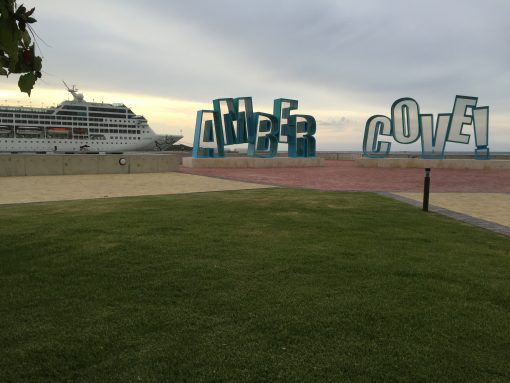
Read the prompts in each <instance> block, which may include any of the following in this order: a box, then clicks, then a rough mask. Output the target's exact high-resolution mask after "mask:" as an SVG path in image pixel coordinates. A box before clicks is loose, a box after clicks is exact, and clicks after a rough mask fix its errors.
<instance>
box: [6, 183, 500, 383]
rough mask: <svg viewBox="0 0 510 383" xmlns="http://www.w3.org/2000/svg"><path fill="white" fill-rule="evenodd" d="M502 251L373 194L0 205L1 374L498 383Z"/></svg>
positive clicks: (474, 233)
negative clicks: (477, 382)
mask: <svg viewBox="0 0 510 383" xmlns="http://www.w3.org/2000/svg"><path fill="white" fill-rule="evenodd" d="M509 249H510V241H509V240H508V238H505V237H503V236H499V235H496V234H492V233H490V232H488V231H484V230H482V229H478V228H475V227H470V226H467V225H465V224H461V223H458V222H455V221H453V220H450V219H448V218H445V217H442V216H438V215H435V214H425V213H422V212H421V211H420V210H419V209H417V208H414V207H411V206H407V205H405V204H402V203H399V202H396V201H393V200H389V199H386V198H383V197H380V196H377V195H373V194H367V193H330V192H315V191H306V190H290V189H274V190H258V191H241V192H221V193H204V194H192V195H177V196H175V195H174V196H158V197H143V198H121V199H106V200H91V201H78V202H61V203H46V204H31V205H15V206H4V207H0V381H1V382H18V381H27V382H55V381H73V382H153V381H161V382H179V381H187V382H262V381H267V382H277V381H279V382H280V381H281V382H346V381H387V382H397V381H403V382H425V381H458V382H467V381H471V382H472V381H480V382H508V381H510V254H509Z"/></svg>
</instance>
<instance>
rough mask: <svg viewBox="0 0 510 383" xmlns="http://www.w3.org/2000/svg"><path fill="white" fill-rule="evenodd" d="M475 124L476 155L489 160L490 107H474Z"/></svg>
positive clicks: (480, 158)
mask: <svg viewBox="0 0 510 383" xmlns="http://www.w3.org/2000/svg"><path fill="white" fill-rule="evenodd" d="M473 125H474V131H475V144H476V149H475V157H476V158H477V159H479V160H488V159H489V158H490V154H489V146H488V145H489V107H488V106H483V107H480V108H473Z"/></svg>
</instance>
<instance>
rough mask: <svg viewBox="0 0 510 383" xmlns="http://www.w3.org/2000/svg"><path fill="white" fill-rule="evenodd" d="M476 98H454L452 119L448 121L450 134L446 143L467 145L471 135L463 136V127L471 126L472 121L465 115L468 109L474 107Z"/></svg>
mask: <svg viewBox="0 0 510 383" xmlns="http://www.w3.org/2000/svg"><path fill="white" fill-rule="evenodd" d="M477 102H478V97H467V96H456V97H455V104H454V105H453V112H452V119H451V121H450V132H449V134H448V141H451V142H458V143H459V144H469V139H470V138H471V135H469V134H463V133H462V128H463V127H464V125H471V123H472V122H473V119H472V117H471V116H470V115H467V114H466V111H467V110H468V109H472V108H474V107H476V103H477Z"/></svg>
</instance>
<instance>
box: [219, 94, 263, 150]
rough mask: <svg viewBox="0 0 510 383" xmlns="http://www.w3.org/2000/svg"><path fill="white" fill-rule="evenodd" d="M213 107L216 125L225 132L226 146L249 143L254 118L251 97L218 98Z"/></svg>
mask: <svg viewBox="0 0 510 383" xmlns="http://www.w3.org/2000/svg"><path fill="white" fill-rule="evenodd" d="M213 105H214V111H215V113H216V115H215V120H214V123H215V124H216V126H217V127H218V129H220V131H221V132H223V133H222V134H223V139H224V142H225V145H234V144H245V143H247V142H248V132H249V130H250V128H251V126H250V125H251V120H252V116H253V104H252V99H251V97H239V98H236V99H235V100H234V99H233V98H218V99H216V100H214V101H213Z"/></svg>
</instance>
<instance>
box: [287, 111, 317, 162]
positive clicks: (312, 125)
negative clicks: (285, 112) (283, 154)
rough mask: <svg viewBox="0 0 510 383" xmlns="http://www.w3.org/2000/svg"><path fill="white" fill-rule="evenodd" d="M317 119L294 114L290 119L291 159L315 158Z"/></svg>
mask: <svg viewBox="0 0 510 383" xmlns="http://www.w3.org/2000/svg"><path fill="white" fill-rule="evenodd" d="M298 119H303V120H304V121H298ZM316 130H317V124H316V122H315V118H313V117H312V116H309V115H306V114H294V115H292V116H291V118H290V119H289V131H288V141H289V157H315V137H314V134H315V131H316Z"/></svg>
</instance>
